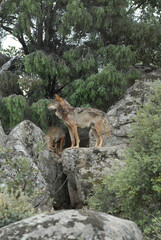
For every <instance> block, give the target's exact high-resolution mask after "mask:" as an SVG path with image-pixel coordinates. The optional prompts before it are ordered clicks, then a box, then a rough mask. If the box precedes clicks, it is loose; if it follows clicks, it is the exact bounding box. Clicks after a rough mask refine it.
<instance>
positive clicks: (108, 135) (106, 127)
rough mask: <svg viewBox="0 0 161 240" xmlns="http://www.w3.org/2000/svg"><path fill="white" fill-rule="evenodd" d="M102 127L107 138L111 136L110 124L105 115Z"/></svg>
mask: <svg viewBox="0 0 161 240" xmlns="http://www.w3.org/2000/svg"><path fill="white" fill-rule="evenodd" d="M103 128H104V131H105V134H106V137H107V138H109V137H110V136H111V127H110V124H109V122H108V119H107V116H105V118H104V122H103Z"/></svg>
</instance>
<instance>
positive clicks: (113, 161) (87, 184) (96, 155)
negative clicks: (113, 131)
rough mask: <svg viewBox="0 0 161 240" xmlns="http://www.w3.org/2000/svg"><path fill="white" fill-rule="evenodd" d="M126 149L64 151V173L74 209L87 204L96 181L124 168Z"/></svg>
mask: <svg viewBox="0 0 161 240" xmlns="http://www.w3.org/2000/svg"><path fill="white" fill-rule="evenodd" d="M124 148H125V146H124V145H119V146H114V147H103V148H78V149H65V150H64V151H63V153H62V165H63V171H64V173H65V174H66V175H67V179H68V192H69V196H70V203H71V206H72V207H73V208H80V207H82V206H84V205H85V204H86V200H87V198H88V197H89V196H90V194H91V187H92V182H93V181H94V179H95V180H96V181H97V182H98V181H99V179H100V178H101V177H103V176H104V175H111V174H112V172H113V171H114V169H116V168H118V167H120V168H123V166H124V165H125V163H124V161H123V159H124V156H123V151H124ZM91 180H92V182H91Z"/></svg>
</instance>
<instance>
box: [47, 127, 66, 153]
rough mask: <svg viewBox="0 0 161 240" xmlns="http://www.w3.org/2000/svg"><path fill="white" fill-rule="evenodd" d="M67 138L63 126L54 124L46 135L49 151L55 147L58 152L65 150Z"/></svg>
mask: <svg viewBox="0 0 161 240" xmlns="http://www.w3.org/2000/svg"><path fill="white" fill-rule="evenodd" d="M64 140H65V132H64V130H63V129H62V128H60V127H57V126H52V127H50V128H49V129H48V134H47V135H46V141H47V147H48V150H49V151H52V150H53V147H54V149H55V152H56V154H60V153H61V152H62V151H63V143H64Z"/></svg>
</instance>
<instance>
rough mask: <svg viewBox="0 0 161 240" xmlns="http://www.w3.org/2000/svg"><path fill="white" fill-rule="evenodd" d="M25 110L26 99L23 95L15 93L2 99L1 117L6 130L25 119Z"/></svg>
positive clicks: (0, 102) (0, 101) (0, 103)
mask: <svg viewBox="0 0 161 240" xmlns="http://www.w3.org/2000/svg"><path fill="white" fill-rule="evenodd" d="M25 112H26V99H25V98H24V97H23V96H22V95H16V94H14V95H10V96H9V97H5V98H2V99H1V100H0V117H1V118H2V126H3V128H4V129H5V130H6V129H8V128H13V127H14V126H16V125H17V124H18V123H20V122H21V121H23V120H24V118H25Z"/></svg>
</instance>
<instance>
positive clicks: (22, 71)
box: [0, 0, 161, 233]
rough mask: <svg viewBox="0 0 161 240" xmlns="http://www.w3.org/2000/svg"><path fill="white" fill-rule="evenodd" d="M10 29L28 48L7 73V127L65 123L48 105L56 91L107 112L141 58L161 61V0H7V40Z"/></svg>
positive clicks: (0, 103)
mask: <svg viewBox="0 0 161 240" xmlns="http://www.w3.org/2000/svg"><path fill="white" fill-rule="evenodd" d="M7 33H9V34H11V35H13V36H14V38H15V39H17V41H19V42H20V44H21V45H22V48H21V52H22V53H23V55H22V57H21V58H19V60H17V61H16V62H15V64H14V65H12V66H11V68H9V69H8V71H3V72H2V73H1V75H0V96H1V98H0V118H2V126H3V128H4V130H5V131H6V132H10V130H11V129H12V128H13V127H14V126H15V125H17V124H18V123H19V122H21V121H23V120H24V119H29V120H31V121H33V122H34V123H35V124H36V125H37V126H39V127H40V128H41V129H42V130H43V131H46V130H47V128H48V127H49V126H50V125H52V124H57V121H58V120H57V119H56V118H55V116H54V114H53V113H51V112H49V111H47V108H46V106H47V105H48V104H49V103H50V100H51V99H52V98H53V97H54V94H55V93H57V94H59V95H61V96H62V97H63V98H66V99H67V101H69V102H70V103H71V104H72V105H74V106H91V107H95V108H99V109H102V110H103V111H105V112H107V109H108V108H109V107H110V106H111V105H112V104H113V103H114V102H116V101H117V100H118V99H119V98H120V97H121V96H123V94H124V92H125V90H126V89H127V88H128V87H129V86H130V85H132V84H133V83H134V81H135V79H137V78H138V77H139V74H140V73H139V71H138V69H139V67H140V66H148V67H150V68H152V69H153V68H154V69H155V68H158V67H160V66H161V60H160V59H161V1H160V0H88V1H87V0H57V1H52V0H46V1H43V0H36V1H35V0H5V1H1V5H0V36H1V43H2V41H3V37H4V35H6V34H7ZM0 46H1V45H0ZM0 50H1V53H3V54H5V55H6V56H7V57H8V58H7V59H8V60H9V58H11V57H13V56H15V55H16V54H18V51H17V50H16V49H14V48H13V47H10V48H8V49H3V48H2V46H1V47H0ZM3 58H4V56H1V59H0V61H1V63H2V62H3ZM1 65H3V64H1ZM148 171H149V170H148ZM157 174H159V173H157ZM158 176H160V175H157V177H156V179H160V178H159V177H158ZM158 181H159V180H158ZM159 191H160V190H159ZM158 199H159V197H158V195H157V201H158ZM148 221H149V218H148ZM142 225H143V224H142ZM149 231H150V233H151V230H149Z"/></svg>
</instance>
